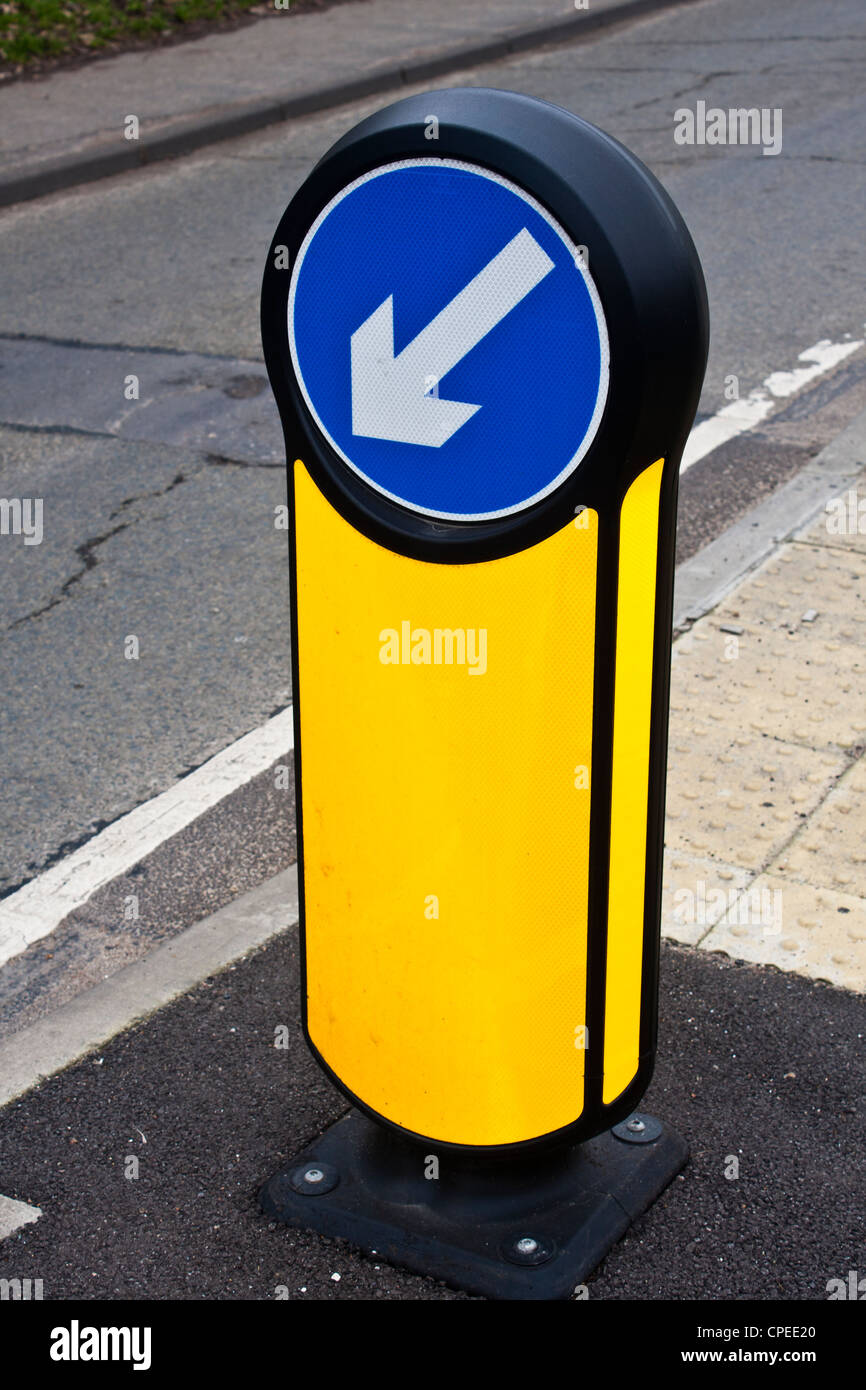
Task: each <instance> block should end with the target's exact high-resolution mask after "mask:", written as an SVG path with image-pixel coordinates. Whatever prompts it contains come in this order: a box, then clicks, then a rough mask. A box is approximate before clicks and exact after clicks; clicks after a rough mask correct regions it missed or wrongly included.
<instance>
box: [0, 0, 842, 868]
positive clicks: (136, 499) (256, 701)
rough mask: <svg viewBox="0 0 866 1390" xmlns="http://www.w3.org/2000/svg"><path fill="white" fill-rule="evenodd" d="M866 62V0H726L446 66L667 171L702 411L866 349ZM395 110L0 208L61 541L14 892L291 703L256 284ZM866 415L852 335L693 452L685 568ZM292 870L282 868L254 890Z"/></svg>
mask: <svg viewBox="0 0 866 1390" xmlns="http://www.w3.org/2000/svg"><path fill="white" fill-rule="evenodd" d="M864 54H866V12H864V10H863V8H862V6H861V5H860V4H859V3H857V0H833V3H832V4H827V5H816V4H814V3H813V0H792V3H788V4H786V5H785V6H784V7H782V6H780V5H778V4H773V3H770V0H759V2H758V3H755V0H726V2H725V3H722V0H707V3H705V4H701V5H697V6H694V7H688V8H686V9H683V10H676V11H674V12H671V13H668V14H661V15H660V16H659V17H657V18H655V19H648V20H645V21H642V22H639V23H635V24H633V25H630V26H628V27H626V28H624V29H623V30H620V31H617V32H615V33H611V34H608V35H604V34H603V35H602V36H601V37H599V38H598V40H597V41H595V42H593V43H588V44H580V45H560V46H555V47H552V48H549V49H546V50H544V51H542V52H538V53H533V54H530V55H528V56H524V57H520V58H517V59H514V60H510V61H507V62H499V63H495V64H491V65H489V66H486V67H482V68H478V69H477V70H474V71H472V72H469V73H461V74H460V75H459V76H458V77H455V79H454V81H455V82H456V83H457V82H459V83H460V84H466V85H488V86H497V87H507V88H512V89H514V90H516V91H522V92H527V93H531V94H533V95H535V96H538V97H543V98H545V99H547V100H550V101H553V102H557V103H559V104H561V105H564V106H566V107H569V108H570V109H572V110H574V111H576V112H579V113H580V114H581V115H583V116H585V117H587V118H588V119H590V120H591V121H594V122H595V123H596V124H598V125H600V126H602V127H603V128H605V129H606V130H608V131H610V132H611V133H612V134H613V135H615V136H617V137H618V138H619V139H621V140H623V141H624V142H625V143H626V144H627V145H629V146H630V147H631V148H632V149H633V150H634V151H635V152H636V153H637V154H638V155H639V156H640V157H641V158H642V159H643V160H645V161H646V162H647V163H648V165H649V166H650V168H652V169H653V170H654V172H655V173H656V174H657V175H658V176H659V177H660V178H661V180H662V182H663V183H664V184H665V186H666V187H667V188H668V190H669V191H670V192H671V194H672V195H673V197H674V199H675V200H676V202H677V203H678V205H679V207H680V209H681V210H682V212H683V214H684V216H685V218H686V221H687V222H688V224H689V227H690V229H691V231H692V234H693V236H694V239H695V241H696V244H697V246H698V250H699V252H700V255H701V258H702V261H703V265H704V269H705V273H706V277H707V281H708V286H709V294H710V305H711V318H712V344H711V353H710V364H709V370H708V373H707V378H706V385H705V388H704V392H703V396H702V400H701V407H700V410H701V416H702V417H704V416H711V415H713V414H714V413H715V412H716V411H718V410H719V409H720V408H722V407H723V406H724V405H725V404H726V397H725V382H726V378H729V377H730V376H732V375H733V376H736V377H737V378H738V382H739V390H740V394H741V396H742V397H745V396H747V394H748V392H749V391H751V390H753V389H754V388H756V387H760V385H761V383H762V382H763V381H764V379H765V378H766V377H767V376H768V375H769V374H770V373H774V372H781V371H790V370H791V369H793V368H795V367H796V366H797V358H798V354H799V353H800V352H802V351H804V350H805V349H808V348H810V347H811V346H813V345H814V344H816V343H819V342H821V341H824V340H829V341H830V342H832V343H844V342H845V341H846V339H847V340H851V341H857V340H858V339H859V338H861V337H862V336H863V330H864V317H866V314H864V304H866V296H864V268H863V259H862V214H863V209H864V207H866V170H864V157H863V151H864V149H866V103H864V101H863V93H862V85H863V84H862V73H863V59H864ZM699 99H700V100H704V101H706V102H707V104H708V105H718V106H721V107H723V108H728V107H731V106H734V107H739V106H752V105H754V106H758V107H768V108H771V109H775V108H781V109H782V111H783V114H784V126H783V142H782V149H781V152H780V153H779V154H777V155H773V156H763V155H762V153H761V150H760V149H759V148H757V147H754V146H707V145H704V146H697V145H693V146H689V145H680V144H677V143H675V141H674V126H675V121H674V112H675V111H676V110H677V109H679V108H681V107H684V106H687V105H692V106H693V105H694V104H695V102H696V101H697V100H699ZM382 104H384V102H383V100H382V99H377V100H375V101H373V102H370V103H365V104H360V105H356V106H351V107H344V108H342V109H340V110H338V111H333V112H330V113H328V114H326V115H322V116H316V117H312V118H310V119H307V120H300V121H296V122H292V123H291V124H290V125H288V126H286V127H285V128H278V129H277V130H270V131H267V132H265V133H264V134H261V135H255V136H250V137H246V138H244V139H241V140H236V141H233V142H230V143H226V144H223V145H218V146H216V147H214V148H212V149H210V150H209V151H208V152H207V153H205V154H202V155H200V156H197V157H192V158H188V159H184V160H179V161H176V162H169V163H167V164H163V165H160V166H159V167H158V168H155V169H153V170H152V171H146V172H142V173H138V174H133V175H125V176H122V177H120V178H117V179H114V180H110V181H107V182H104V183H99V184H96V185H93V186H92V187H86V188H84V189H82V190H81V191H78V192H74V193H69V194H61V195H56V196H53V197H49V198H45V199H42V200H40V201H38V202H34V203H28V204H24V205H21V206H19V207H17V208H12V209H9V210H7V211H5V212H3V213H2V214H0V285H2V291H0V294H2V299H0V303H2V314H0V489H2V491H3V492H4V494H11V495H16V496H29V495H38V496H41V497H43V498H44V507H45V513H44V515H45V521H44V539H43V541H42V543H41V544H40V545H39V546H30V547H25V546H24V545H23V544H20V543H18V544H15V545H14V546H10V544H9V540H8V538H7V540H6V541H5V542H4V546H3V549H2V551H0V564H2V571H0V573H2V577H3V593H4V602H3V620H4V624H5V628H6V630H5V632H4V634H3V638H2V641H3V648H2V660H3V670H4V700H3V706H2V711H0V749H2V760H3V769H4V779H3V791H2V793H0V823H2V825H3V830H4V833H3V836H2V844H0V891H2V892H9V891H10V890H12V889H14V888H15V887H16V886H18V885H20V884H21V883H23V882H24V881H26V880H27V879H29V878H31V877H33V876H34V875H35V874H37V873H38V872H39V871H40V870H41V869H42V868H44V866H45V865H47V864H49V863H51V862H53V861H54V860H55V859H56V858H57V857H58V855H60V854H61V853H65V852H66V851H67V850H68V849H69V848H70V847H71V846H74V845H76V844H79V843H81V842H82V840H85V839H87V838H88V837H89V836H90V835H91V834H92V833H93V831H94V829H96V828H98V827H100V826H102V825H104V824H106V823H108V822H110V821H112V820H114V819H115V818H116V817H117V816H119V815H121V814H122V813H123V812H124V811H127V810H129V809H130V808H131V807H133V806H135V805H137V804H138V803H140V802H142V801H144V800H146V799H147V798H148V797H151V796H153V795H154V793H155V792H158V791H160V790H162V789H163V788H165V787H167V786H170V785H171V784H172V783H173V782H175V781H176V779H177V778H178V777H180V776H181V775H183V774H184V773H185V772H187V771H188V770H189V769H190V768H194V767H197V766H198V765H199V764H200V763H202V762H203V761H204V760H205V759H206V758H208V757H209V756H211V755H212V754H214V753H215V752H216V751H218V750H219V749H220V748H222V747H223V746H225V745H226V744H227V743H229V742H231V741H232V740H233V739H235V738H237V737H238V736H239V735H240V734H242V733H244V732H245V731H246V730H248V729H251V728H253V727H255V726H256V725H258V724H260V723H261V722H262V721H263V720H264V719H266V718H267V717H268V715H269V714H271V713H272V712H273V711H274V710H276V709H280V708H282V707H284V706H285V705H286V704H287V703H288V702H289V701H290V698H291V693H290V671H289V650H288V646H289V637H288V622H287V566H286V546H285V532H284V531H279V530H275V528H274V515H275V512H274V509H275V508H276V507H278V506H279V505H280V503H281V501H284V499H285V482H284V476H283V470H282V464H283V462H284V456H283V452H282V445H281V440H280V435H279V428H278V423H277V420H276V413H275V408H274V406H273V402H272V399H271V396H270V391H269V388H268V387H267V385H266V383H265V380H264V371H263V366H262V361H261V349H260V345H259V333H258V292H259V282H260V276H261V271H262V266H263V258H264V255H265V251H266V249H267V246H268V244H269V241H270V238H271V235H272V233H273V229H274V227H275V226H276V223H277V220H278V218H279V216H280V213H281V212H282V210H283V208H284V206H285V204H286V202H287V201H288V199H289V198H290V196H291V195H292V194H293V193H294V191H295V189H296V188H297V186H298V184H299V183H300V182H301V181H302V179H303V178H304V176H305V175H306V174H307V172H308V171H309V169H310V168H311V166H312V165H313V163H314V162H315V161H316V160H317V159H318V158H319V156H320V155H321V154H322V153H323V152H324V151H325V150H326V149H327V148H328V147H329V146H330V144H331V143H332V142H333V141H334V140H335V139H336V138H337V137H338V136H339V135H340V134H341V133H343V132H344V131H345V130H346V129H348V128H349V127H350V126H351V125H353V124H354V123H355V122H356V121H357V120H358V119H359V118H360V117H361V116H363V115H364V114H366V113H367V112H368V111H369V110H372V109H375V108H376V107H377V106H380V105H382ZM858 210H859V213H858ZM91 349H96V350H91ZM131 373H134V374H135V375H137V376H138V377H139V382H140V397H139V400H138V401H128V400H126V399H125V396H124V383H125V381H126V379H127V378H128V376H129V375H130V374H131ZM864 403H866V351H864V350H858V351H857V352H855V353H854V354H852V355H850V356H848V357H846V358H845V360H844V361H843V362H841V363H840V364H839V366H838V367H837V368H836V369H835V370H834V371H831V372H830V373H829V374H827V375H825V376H824V377H822V378H821V379H820V380H818V381H816V382H815V383H813V384H811V385H810V386H808V387H807V388H806V389H805V390H804V391H803V392H801V393H798V394H797V395H795V396H794V397H792V398H791V400H790V401H784V400H783V401H781V402H780V404H779V408H778V409H777V410H776V412H775V413H774V415H773V416H772V417H771V419H770V420H769V421H768V422H766V424H765V425H764V426H763V427H762V428H761V429H760V431H752V432H751V433H750V434H748V435H743V436H740V438H739V439H737V440H734V441H732V442H731V443H730V444H728V445H726V446H724V447H723V448H722V449H720V450H717V451H715V452H714V454H713V455H712V456H711V457H709V458H707V459H706V460H704V461H703V462H702V463H699V464H698V465H696V466H695V467H694V468H693V469H692V470H691V472H690V473H689V474H688V475H687V476H686V477H685V478H684V482H683V491H682V503H681V512H680V535H679V556H680V558H681V559H682V558H685V557H686V556H687V555H688V554H690V553H692V552H693V551H694V550H695V549H697V548H698V547H699V546H700V545H702V544H703V543H704V542H705V541H707V540H708V539H710V538H711V537H712V536H714V535H715V534H717V533H718V531H719V530H720V529H723V528H724V526H725V525H727V524H729V523H730V522H731V521H732V520H734V519H735V517H736V516H737V515H739V514H740V513H741V512H743V511H745V510H746V509H748V508H749V507H750V506H751V505H752V504H753V503H754V502H755V501H756V500H757V499H758V498H759V497H761V496H763V495H765V494H766V493H767V492H768V491H770V490H772V489H773V487H774V486H776V485H778V483H779V482H781V481H783V480H784V479H785V478H787V477H789V476H790V475H791V474H792V473H793V472H795V471H796V470H797V469H798V468H799V467H801V466H802V465H803V463H805V462H806V461H807V460H808V459H809V458H810V457H811V456H812V455H813V454H814V452H815V451H816V449H817V448H818V447H820V446H821V445H822V444H823V443H825V442H826V441H827V440H828V439H829V438H830V437H832V435H833V434H835V433H836V431H837V430H838V429H839V428H841V427H842V425H844V424H845V423H847V422H848V421H849V420H850V419H852V418H853V416H854V415H855V414H856V413H857V412H858V410H859V409H861V408H862V406H863V404H864ZM3 422H7V423H3ZM130 635H132V636H136V637H138V639H139V657H138V659H137V660H130V659H127V657H126V655H125V651H126V647H125V641H126V638H127V637H128V636H130ZM213 852H214V855H215V857H219V855H220V853H221V847H220V846H217V845H214V847H213ZM287 854H290V849H289V848H288V847H284V850H283V854H282V858H283V862H286V855H287ZM279 867H282V864H281V863H271V862H267V863H266V862H264V861H263V863H262V865H261V873H262V877H264V876H265V875H266V874H267V873H268V872H273V871H274V870H275V869H276V868H279Z"/></svg>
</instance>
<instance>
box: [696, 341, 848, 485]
mask: <svg viewBox="0 0 866 1390" xmlns="http://www.w3.org/2000/svg"><path fill="white" fill-rule="evenodd" d="M863 341H864V340H863V339H858V340H857V341H856V342H855V341H853V340H852V341H850V342H845V343H831V342H830V340H829V338H822V339H821V341H820V343H815V345H814V347H810V348H806V349H805V350H804V351H803V352H801V353H800V355H799V357H798V358H797V361H798V362H805V363H806V364H807V365H806V366H805V367H795V368H794V370H793V371H791V372H771V373H770V375H769V376H768V377H765V378H764V384H763V386H759V387H757V388H756V389H755V390H754V391H750V392H749V394H748V396H746V397H744V398H743V400H741V401H731V403H730V405H725V406H723V407H722V409H721V410H718V411H717V412H716V414H715V415H712V416H711V417H710V419H709V420H702V421H701V423H700V424H699V425H696V426H695V428H694V429H693V430H692V432H691V434H690V435H689V438H688V442H687V443H686V447H685V449H684V450H683V460H682V463H681V464H680V473H681V474H682V473H685V472H686V471H687V470H688V469H689V468H691V467H692V465H693V464H695V463H697V462H698V460H699V459H702V458H705V457H706V455H707V454H709V453H711V452H712V450H713V449H717V448H718V447H719V445H720V444H727V442H728V440H729V439H735V438H736V436H737V435H738V434H744V433H745V431H746V430H751V429H754V428H755V425H759V424H760V423H761V421H762V420H765V419H766V418H767V416H768V415H769V414H770V413H771V411H773V410H774V409H775V406H776V401H777V400H779V399H780V398H782V397H785V396H793V395H794V394H795V393H796V392H797V391H800V390H802V388H803V387H804V386H806V385H808V383H809V382H810V381H814V380H815V378H816V377H819V376H823V375H824V373H825V372H829V371H830V370H831V369H832V368H833V367H835V366H837V365H838V363H839V362H842V361H843V360H844V359H845V358H846V357H849V356H850V355H851V353H852V352H856V351H857V349H858V348H861V347H862V346H863Z"/></svg>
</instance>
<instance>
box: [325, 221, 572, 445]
mask: <svg viewBox="0 0 866 1390" xmlns="http://www.w3.org/2000/svg"><path fill="white" fill-rule="evenodd" d="M552 269H553V261H552V260H551V259H550V257H549V256H548V255H547V254H546V253H545V252H544V251H543V250H542V249H541V247H540V246H539V244H538V242H537V241H536V240H535V238H534V237H533V236H531V235H530V233H529V232H528V231H527V229H526V228H525V227H524V228H523V230H522V231H520V232H518V233H517V236H516V237H514V238H513V240H512V241H509V243H508V245H507V246H504V247H503V248H502V250H501V251H500V252H499V254H498V255H497V256H494V257H493V260H492V261H490V262H489V263H488V264H487V265H486V266H485V267H484V269H483V270H482V271H479V273H478V274H477V275H476V276H475V279H474V280H470V281H469V284H468V285H467V286H466V288H465V289H463V290H461V291H460V293H459V294H458V295H457V296H456V297H455V298H454V299H452V300H451V303H450V304H447V305H446V306H445V308H444V309H443V310H442V312H441V313H439V314H437V315H436V317H435V319H433V320H432V322H431V323H428V325H427V327H426V328H424V329H422V331H421V332H420V333H419V334H418V336H417V338H415V339H413V341H412V342H411V343H409V345H408V347H405V348H404V349H403V351H402V352H401V353H400V356H399V357H395V356H394V297H393V295H390V296H389V297H388V299H386V300H385V301H384V303H382V304H380V305H379V307H378V309H376V310H375V312H374V313H372V314H371V315H370V317H369V318H368V319H367V320H366V321H365V322H364V323H362V324H361V327H360V328H359V329H357V330H356V331H355V332H354V333H353V334H352V433H353V434H361V435H365V436H366V437H368V438H371V439H390V440H393V441H395V442H396V443H400V444H425V445H427V446H428V447H429V448H431V449H439V448H441V446H442V445H443V444H444V443H445V442H446V440H448V439H450V438H451V436H452V434H456V432H457V430H459V429H460V427H461V425H465V424H466V421H467V420H469V419H471V417H472V416H473V415H474V414H475V412H476V410H480V409H481V407H480V406H478V405H467V404H466V403H465V402H464V401H444V400H440V398H439V397H438V396H436V395H428V394H427V392H428V391H429V390H430V382H431V378H432V379H433V380H434V381H439V380H440V378H441V377H443V376H445V374H446V372H450V370H451V368H452V367H456V365H457V363H458V362H459V361H461V359H462V358H464V357H465V356H466V354H467V352H470V351H471V350H472V348H474V347H477V345H478V343H480V342H481V339H482V338H484V337H486V335H487V334H488V333H489V332H490V330H491V328H495V327H496V325H497V323H499V322H500V321H501V320H502V319H504V318H505V317H506V315H507V314H510V313H511V310H512V309H514V308H515V307H516V306H517V305H518V304H519V303H520V301H521V300H522V299H525V297H526V296H527V295H528V294H529V292H530V290H533V289H535V286H536V285H537V284H539V283H540V282H541V281H542V280H543V279H544V277H545V275H547V274H548V273H549V272H550V271H551V270H552Z"/></svg>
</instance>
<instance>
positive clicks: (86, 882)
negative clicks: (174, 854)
mask: <svg viewBox="0 0 866 1390" xmlns="http://www.w3.org/2000/svg"><path fill="white" fill-rule="evenodd" d="M294 746H295V739H294V724H293V720H292V709H291V706H289V708H288V709H284V710H281V711H280V713H279V714H276V715H274V717H273V718H272V719H269V720H268V722H267V723H266V724H262V725H261V727H260V728H258V729H253V730H252V732H251V733H248V734H244V736H243V737H242V738H239V739H237V740H236V742H235V743H232V744H230V745H229V747H228V748H224V749H223V750H222V751H221V752H220V753H217V754H216V756H215V757H213V758H211V759H210V760H209V761H208V762H206V763H203V764H202V766H201V767H199V768H197V769H196V771H195V772H191V773H190V774H189V776H188V777H184V778H183V779H182V780H181V781H180V782H176V783H175V785H174V786H173V787H170V788H169V790H168V791H165V792H162V793H161V794H160V795H159V796H155V797H153V798H152V799H151V800H150V801H146V802H145V803H144V804H143V805H142V806H136V808H135V810H134V811H130V812H129V813H128V814H127V815H125V816H121V817H120V819H119V820H116V821H113V822H112V824H111V825H109V826H107V827H106V828H105V830H103V831H101V832H100V833H99V834H98V835H95V836H94V837H93V839H92V840H88V842H87V844H85V845H82V846H81V848H80V849H77V850H75V851H74V852H73V853H72V854H70V855H68V856H67V858H65V859H63V860H61V861H60V863H59V864H55V865H53V866H52V867H51V868H50V869H46V871H45V873H43V874H40V875H39V877H38V878H35V879H33V880H32V881H31V882H30V883H25V885H24V887H23V888H19V889H18V892H17V893H12V894H10V896H9V897H8V898H5V899H4V900H3V901H2V902H0V965H3V964H5V962H6V961H8V960H11V959H12V957H13V956H17V955H19V954H20V953H21V952H22V951H25V950H26V949H27V947H28V946H31V945H32V944H33V942H34V941H40V940H41V939H42V937H44V936H48V934H49V933H50V932H53V931H54V930H55V928H56V927H58V926H59V925H60V923H61V922H62V921H63V919H64V918H65V917H68V915H69V913H70V912H74V911H75V909H76V908H79V907H83V905H84V904H85V903H86V902H87V901H88V900H89V899H90V898H91V897H92V895H93V894H94V893H95V892H96V891H97V890H98V889H99V888H102V887H104V886H105V884H107V883H111V882H112V880H113V879H116V878H119V877H120V876H121V875H122V874H125V873H128V872H129V870H130V869H132V868H134V866H135V865H136V864H138V863H140V862H141V860H142V859H144V858H145V857H146V856H147V855H148V854H151V853H152V852H153V851H154V850H155V849H158V848H159V846H160V845H161V844H163V843H164V842H165V841H166V840H168V839H170V837H171V836H172V835H177V833H178V832H179V831H181V830H184V829H185V828H186V827H187V826H188V825H191V824H192V822H193V821H194V820H197V819H198V817H199V816H200V815H202V814H203V813H204V812H205V811H207V810H209V809H210V807H211V806H215V805H216V804H217V802H220V801H222V800H223V799H224V798H225V797H227V796H230V795H231V793H232V792H234V791H237V789H238V787H242V786H244V785H245V783H247V782H249V781H251V780H252V778H253V777H256V776H258V774H259V773H260V772H265V771H266V770H267V769H268V768H269V767H271V766H272V764H273V763H275V762H276V760H277V759H278V758H279V757H281V756H285V755H286V754H287V753H290V752H291V751H292V749H293V748H294Z"/></svg>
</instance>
